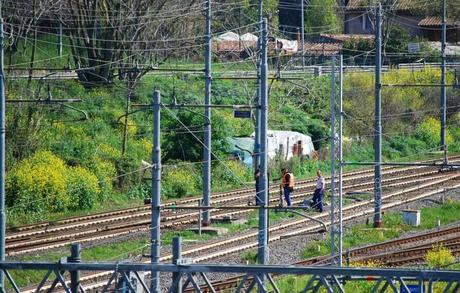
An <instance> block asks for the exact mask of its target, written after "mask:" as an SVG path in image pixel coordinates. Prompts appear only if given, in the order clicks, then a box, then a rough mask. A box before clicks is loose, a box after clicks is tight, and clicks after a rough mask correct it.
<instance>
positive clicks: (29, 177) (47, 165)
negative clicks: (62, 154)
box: [6, 151, 69, 212]
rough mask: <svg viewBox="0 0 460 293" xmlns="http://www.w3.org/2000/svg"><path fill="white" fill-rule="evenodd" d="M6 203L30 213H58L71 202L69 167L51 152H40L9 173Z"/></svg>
mask: <svg viewBox="0 0 460 293" xmlns="http://www.w3.org/2000/svg"><path fill="white" fill-rule="evenodd" d="M6 192H7V204H8V206H10V207H14V208H16V209H19V210H23V211H29V212H43V211H58V210H62V209H64V208H65V207H66V206H67V204H68V203H69V196H68V194H67V184H66V166H65V163H64V161H63V160H61V159H60V158H58V157H56V156H55V155H53V154H52V153H51V152H49V151H38V152H37V153H35V155H33V156H32V157H30V158H27V159H25V160H23V161H21V162H20V163H18V164H16V165H15V166H14V167H13V168H12V169H11V170H10V171H9V172H8V174H7V181H6Z"/></svg>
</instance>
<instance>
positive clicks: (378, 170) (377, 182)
mask: <svg viewBox="0 0 460 293" xmlns="http://www.w3.org/2000/svg"><path fill="white" fill-rule="evenodd" d="M375 28H376V29H375V121H374V151H375V160H374V163H375V165H374V166H375V168H374V198H375V212H374V227H376V228H380V227H381V226H382V211H381V205H382V166H381V164H382V84H381V81H380V80H381V76H382V5H381V4H380V3H379V5H378V6H377V13H376V17H375Z"/></svg>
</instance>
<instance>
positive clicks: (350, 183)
mask: <svg viewBox="0 0 460 293" xmlns="http://www.w3.org/2000/svg"><path fill="white" fill-rule="evenodd" d="M384 175H386V176H391V177H390V178H387V179H384V180H383V181H382V183H383V187H384V188H386V189H388V188H394V187H402V186H407V185H411V184H416V183H423V182H426V181H428V180H431V178H432V177H433V176H435V177H439V176H443V175H442V174H440V173H438V172H437V170H436V169H434V168H423V167H408V168H399V169H397V168H387V169H386V170H385V171H384ZM372 180H373V174H372V171H367V170H366V171H358V172H351V173H349V174H347V176H345V178H344V183H345V184H344V190H345V191H346V192H365V191H370V190H372V189H373V187H372V186H373V181H372ZM313 186H314V182H313V180H303V181H301V182H299V183H298V185H297V187H296V192H295V193H293V195H292V198H293V202H294V203H300V202H302V201H303V199H304V198H305V197H306V196H309V195H311V194H310V193H309V192H307V191H309V190H312V189H313ZM272 189H274V188H272ZM253 192H254V191H253V190H251V189H246V190H243V189H242V190H237V191H234V192H229V193H220V194H216V195H214V198H213V202H214V205H221V206H224V205H238V204H240V205H241V204H243V205H245V204H247V200H248V197H250V198H251V199H252V198H253V197H254V195H253ZM196 202H197V200H196V199H184V200H183V201H181V202H180V203H179V202H175V203H174V202H168V203H166V204H165V206H171V205H173V204H180V205H186V206H187V205H188V206H192V205H195V204H196ZM270 202H271V204H273V205H276V204H277V202H278V195H277V189H276V190H272V192H270ZM149 209H150V207H146V206H141V207H137V208H133V209H126V210H120V211H115V212H113V213H101V214H96V215H90V216H88V217H78V218H71V219H64V220H62V221H60V222H59V223H54V224H53V223H50V222H48V223H39V224H37V225H29V226H24V227H19V228H18V229H17V231H15V232H13V231H9V232H8V233H7V238H6V242H7V245H6V250H7V254H8V255H9V256H13V255H19V254H23V253H30V252H37V251H43V250H46V249H54V248H58V247H63V246H65V245H68V244H70V243H73V242H80V243H86V242H91V241H97V240H104V239H110V238H114V237H120V236H124V235H128V234H131V233H138V232H142V231H147V230H149V227H150V210H149ZM244 213H248V211H247V210H243V211H242V210H215V212H214V213H213V216H214V217H223V216H229V215H231V216H238V215H242V214H244ZM197 216H198V212H197V211H187V212H178V213H174V212H164V213H163V214H162V219H163V221H162V228H163V229H165V228H166V229H167V228H169V229H174V228H176V229H177V227H178V226H180V225H190V224H193V223H196V222H197Z"/></svg>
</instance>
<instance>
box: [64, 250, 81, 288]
mask: <svg viewBox="0 0 460 293" xmlns="http://www.w3.org/2000/svg"><path fill="white" fill-rule="evenodd" d="M80 251H81V246H80V243H73V244H72V246H71V248H70V257H68V258H67V262H69V263H79V262H81V258H80ZM79 287H80V272H79V271H70V291H71V292H72V293H78V289H79Z"/></svg>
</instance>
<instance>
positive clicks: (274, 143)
mask: <svg viewBox="0 0 460 293" xmlns="http://www.w3.org/2000/svg"><path fill="white" fill-rule="evenodd" d="M267 134H268V157H269V158H270V159H271V158H274V157H275V156H276V155H277V154H280V155H282V156H283V157H284V159H286V160H289V159H290V158H292V157H294V156H310V155H311V154H312V153H313V152H314V151H315V147H314V146H313V142H312V139H311V137H310V136H308V135H305V134H302V133H300V132H295V131H282V130H268V131H267ZM251 137H255V133H253V134H252V135H251Z"/></svg>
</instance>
